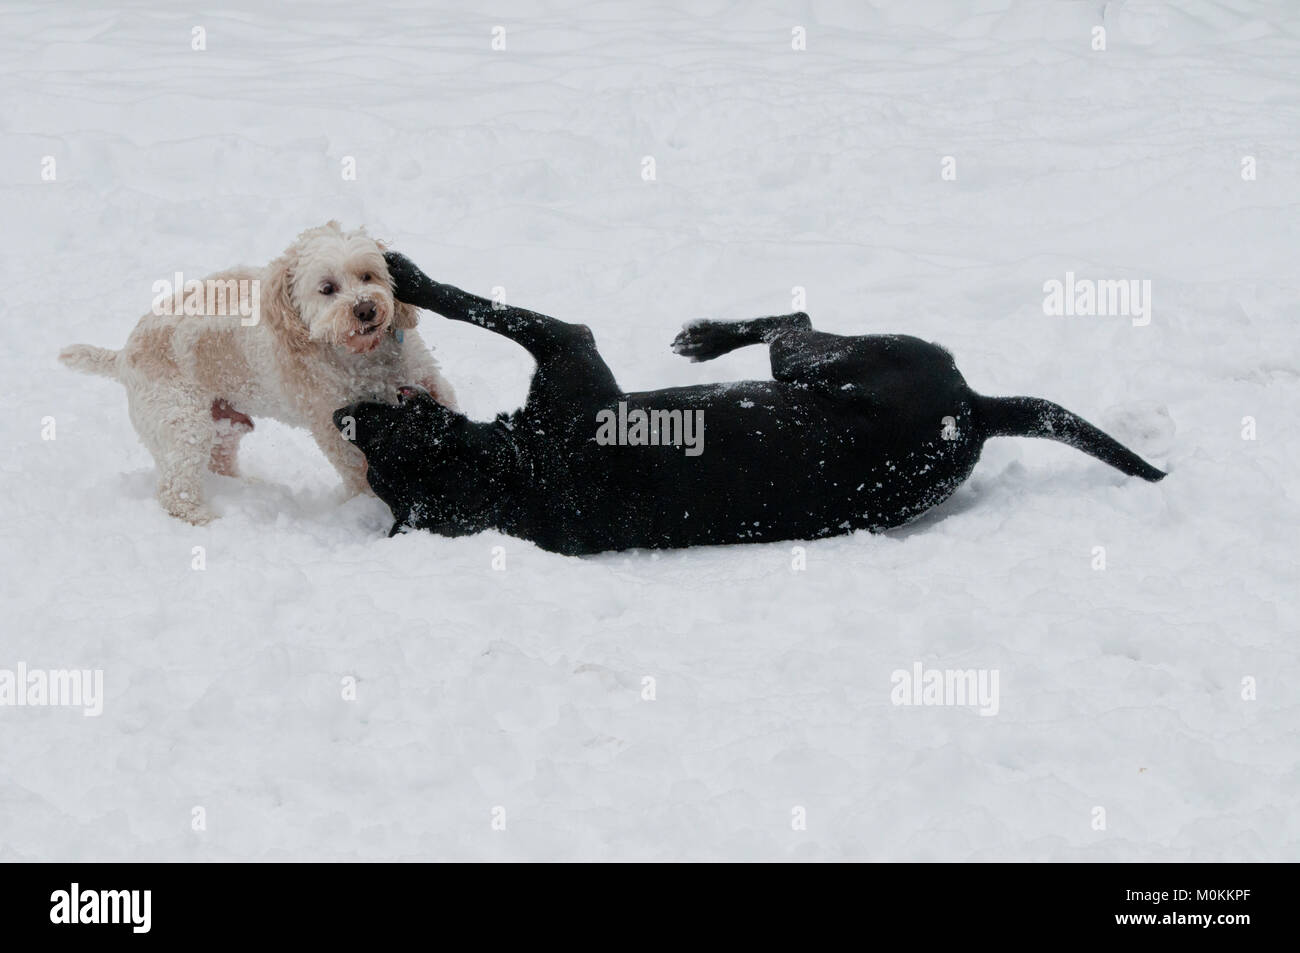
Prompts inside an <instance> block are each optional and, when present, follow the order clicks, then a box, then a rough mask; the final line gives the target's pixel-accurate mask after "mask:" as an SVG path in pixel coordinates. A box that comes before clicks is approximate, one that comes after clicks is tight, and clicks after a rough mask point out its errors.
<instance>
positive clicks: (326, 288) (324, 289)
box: [320, 281, 338, 297]
mask: <svg viewBox="0 0 1300 953" xmlns="http://www.w3.org/2000/svg"><path fill="white" fill-rule="evenodd" d="M337 290H338V289H337V288H335V287H334V283H333V282H330V281H327V282H325V284H323V285H321V286H320V293H321V294H323V295H325V296H326V297H329V296H330V295H332V294H333V293H334V292H335V291H337Z"/></svg>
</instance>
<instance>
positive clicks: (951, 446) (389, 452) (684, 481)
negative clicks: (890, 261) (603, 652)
mask: <svg viewBox="0 0 1300 953" xmlns="http://www.w3.org/2000/svg"><path fill="white" fill-rule="evenodd" d="M387 258H388V265H389V269H390V271H391V273H392V276H393V281H394V284H395V292H396V295H397V297H398V298H399V299H400V300H402V301H406V302H409V303H411V304H414V305H417V306H419V307H421V308H426V309H428V310H430V311H436V312H437V313H439V314H442V315H444V316H445V317H448V318H451V319H453V320H456V321H468V322H470V323H472V324H477V325H478V326H479V327H483V328H486V329H488V330H489V331H495V332H496V333H497V334H502V335H505V336H506V337H508V338H510V339H511V340H512V341H515V342H517V343H519V344H520V345H522V346H523V347H525V348H527V349H528V351H529V353H531V354H532V355H533V357H534V358H536V359H537V370H536V372H535V373H534V375H533V379H532V383H531V386H530V389H529V392H528V400H527V401H526V403H525V404H524V406H523V408H522V409H520V410H518V411H516V412H515V413H514V414H512V415H505V414H502V415H501V416H499V417H498V418H497V419H496V421H494V422H493V423H474V422H472V421H470V420H469V419H468V418H466V417H465V416H464V415H463V414H459V413H456V412H454V411H451V410H448V409H447V408H445V407H443V406H442V405H441V404H439V403H438V402H437V401H435V400H434V399H433V398H432V397H430V396H429V395H428V394H426V393H424V392H422V391H417V390H415V389H414V388H405V389H403V392H402V396H401V398H400V404H399V406H393V405H391V404H382V403H376V402H369V401H367V402H361V403H357V404H352V405H350V406H348V407H344V408H343V409H341V410H339V411H338V412H336V413H335V415H334V421H335V423H336V425H337V426H338V427H339V429H340V430H342V431H343V433H344V436H348V437H351V438H352V439H354V440H355V441H356V444H357V446H358V447H359V448H360V449H361V450H362V451H364V452H365V455H366V459H367V460H368V461H369V464H370V467H369V473H368V477H369V480H370V485H371V487H373V488H374V491H375V493H376V494H378V496H379V498H380V499H382V500H383V501H384V502H385V503H387V504H388V506H389V508H390V509H391V510H392V511H393V516H394V517H395V519H396V523H395V524H394V526H393V533H397V532H399V531H401V530H403V529H406V528H420V529H428V530H432V531H434V532H436V533H441V534H443V535H447V536H460V535H464V534H467V533H476V532H480V531H482V530H486V529H497V530H500V531H502V532H504V533H509V534H510V535H512V536H518V537H522V538H524V539H529V540H532V541H533V542H535V543H537V545H539V546H541V547H542V548H544V549H549V550H553V551H556V552H560V553H568V554H575V555H576V554H584V553H596V552H601V551H603V550H611V549H629V548H634V547H673V546H695V545H702V544H710V543H744V542H765V541H771V540H783V539H815V538H817V537H822V536H832V535H836V534H839V533H847V532H851V531H853V530H856V529H867V530H882V529H886V528H888V527H891V526H897V525H899V524H900V523H904V522H907V521H908V520H910V519H912V518H914V517H916V516H918V515H919V514H921V513H923V512H925V511H926V510H927V509H929V508H930V507H932V506H934V505H935V504H936V503H939V502H940V501H942V500H944V499H945V498H947V497H948V495H949V494H951V493H952V492H953V491H954V490H955V489H956V488H957V487H958V485H960V484H961V482H962V481H963V480H965V479H966V477H967V476H969V475H970V472H971V470H972V469H973V468H974V466H975V462H976V461H977V460H978V459H979V455H980V450H981V448H982V447H983V444H984V441H985V440H986V439H988V438H989V437H996V436H1022V437H1047V438H1049V439H1052V440H1059V441H1061V442H1063V443H1067V444H1069V445H1070V446H1073V447H1077V448H1078V449H1080V450H1082V451H1084V452H1085V453H1089V454H1092V455H1093V456H1094V457H1097V458H1098V459H1100V460H1102V461H1104V462H1106V463H1109V464H1110V465H1111V466H1113V467H1115V468H1117V469H1119V470H1121V471H1123V472H1124V473H1126V474H1129V475H1131V476H1139V477H1142V478H1143V479H1145V480H1153V481H1154V480H1159V479H1160V478H1161V477H1163V476H1164V474H1163V473H1162V472H1161V471H1160V470H1157V469H1156V468H1155V467H1153V466H1151V465H1150V464H1148V463H1146V462H1145V461H1143V460H1142V459H1141V458H1140V457H1138V456H1137V455H1136V454H1134V453H1133V452H1132V451H1130V450H1128V449H1126V448H1125V447H1123V446H1122V445H1120V444H1119V443H1118V442H1116V441H1115V440H1113V439H1111V438H1110V437H1108V436H1107V435H1106V434H1104V433H1102V432H1101V431H1100V430H1098V429H1097V428H1096V427H1094V426H1092V425H1091V424H1089V423H1088V422H1087V421H1085V420H1083V419H1081V418H1080V417H1077V416H1075V415H1074V414H1072V413H1070V412H1069V411H1068V410H1065V409H1064V408H1062V407H1059V406H1057V405H1056V404H1053V403H1050V402H1049V401H1046V400H1039V399H1036V398H1032V397H981V396H980V395H978V394H976V393H974V392H973V391H971V389H970V388H969V387H967V386H966V382H965V381H964V380H963V379H962V376H961V374H960V373H959V372H958V371H957V367H956V365H955V364H954V363H953V359H952V356H951V355H950V354H949V353H948V352H947V351H945V350H944V349H943V348H941V347H939V346H938V345H936V344H929V343H927V342H925V341H922V340H920V339H918V338H914V337H908V336H906V335H893V334H888V335H865V336H862V337H842V336H840V335H836V334H825V333H823V332H820V331H814V330H813V329H812V326H811V323H810V322H809V320H808V316H807V315H806V314H803V313H797V314H787V315H782V316H780V317H771V318H756V319H754V320H751V321H735V322H719V321H700V322H696V323H692V324H689V325H687V326H686V328H685V329H684V330H683V331H682V333H681V334H679V335H678V336H677V339H676V340H675V341H674V342H673V350H675V351H676V352H677V353H678V354H683V355H686V356H687V357H690V358H691V359H692V360H695V361H707V360H710V359H711V358H715V357H718V356H719V355H721V354H726V353H727V352H728V351H731V350H733V349H735V348H738V347H743V346H745V345H747V344H760V343H763V344H767V346H768V350H769V354H770V356H771V361H772V377H773V378H775V379H774V380H771V381H740V382H737V383H730V384H706V385H701V386H697V387H674V388H669V389H666V390H656V391H646V392H643V393H635V394H629V393H624V392H623V391H622V390H620V389H619V387H618V384H617V383H615V381H614V375H613V374H612V373H610V370H609V368H608V367H607V366H606V365H605V362H604V361H603V360H602V359H601V357H600V353H599V352H598V351H597V350H596V344H595V341H594V340H593V338H592V335H591V331H590V329H588V328H587V327H585V326H583V325H580V324H567V323H565V322H563V321H557V320H556V319H555V318H548V317H546V316H545V315H541V314H536V313H534V312H532V311H525V310H523V309H521V308H513V307H502V306H501V305H499V304H496V305H494V303H493V302H491V301H488V300H487V299H485V298H480V297H477V296H475V295H471V294H467V293H466V292H464V291H461V290H460V289H458V288H453V287H451V286H450V285H444V284H439V283H437V282H435V281H433V280H431V279H430V278H429V277H428V276H427V275H425V274H424V273H423V272H421V271H420V270H419V269H418V268H417V267H416V266H415V265H413V264H412V263H411V262H410V261H409V260H407V259H406V258H404V257H403V256H401V255H397V254H393V253H390V254H389V255H388V256H387Z"/></svg>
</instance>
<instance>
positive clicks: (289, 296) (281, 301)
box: [261, 252, 311, 351]
mask: <svg viewBox="0 0 1300 953" xmlns="http://www.w3.org/2000/svg"><path fill="white" fill-rule="evenodd" d="M297 264H298V256H297V255H296V254H294V253H292V252H286V253H285V254H283V255H281V256H280V257H279V258H277V259H276V260H275V261H273V262H271V264H270V265H268V266H267V269H266V271H267V275H266V287H265V288H263V289H262V295H261V299H262V316H263V317H265V318H266V321H267V323H268V324H269V325H270V326H271V330H272V331H274V332H275V333H276V335H277V336H278V337H279V338H280V339H281V340H282V341H284V343H285V346H286V347H287V348H288V349H289V350H290V351H305V350H307V348H308V347H309V346H310V345H311V336H310V332H309V331H308V329H307V325H306V324H305V323H303V320H302V318H301V316H299V314H298V309H297V308H295V307H294V304H293V269H294V267H295V266H296V265H297Z"/></svg>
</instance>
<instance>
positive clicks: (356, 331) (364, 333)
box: [343, 323, 385, 354]
mask: <svg viewBox="0 0 1300 953" xmlns="http://www.w3.org/2000/svg"><path fill="white" fill-rule="evenodd" d="M384 330H385V325H384V324H382V323H380V324H372V325H369V326H368V327H363V328H353V329H352V330H350V331H349V332H348V333H347V337H345V338H344V339H343V346H344V347H346V348H347V349H348V350H349V351H352V352H353V353H355V354H364V353H365V352H366V351H373V350H374V349H375V348H376V347H378V346H379V342H380V341H381V340H383V336H384Z"/></svg>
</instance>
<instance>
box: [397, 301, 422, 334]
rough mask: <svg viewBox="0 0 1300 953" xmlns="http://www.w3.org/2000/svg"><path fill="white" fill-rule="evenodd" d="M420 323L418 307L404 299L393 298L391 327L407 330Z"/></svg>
mask: <svg viewBox="0 0 1300 953" xmlns="http://www.w3.org/2000/svg"><path fill="white" fill-rule="evenodd" d="M419 323H420V309H419V308H417V307H416V306H415V305H413V304H407V303H406V302H405V301H398V300H397V299H396V298H394V299H393V327H395V328H398V329H400V330H403V331H409V330H410V329H411V328H413V327H415V326H416V325H417V324H419Z"/></svg>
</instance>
